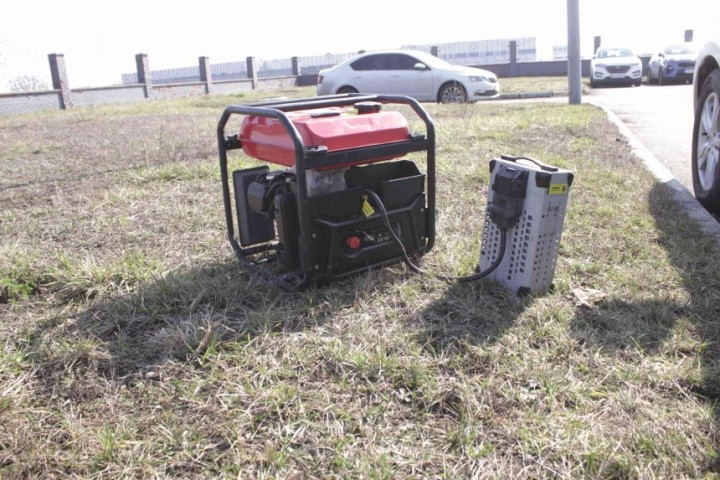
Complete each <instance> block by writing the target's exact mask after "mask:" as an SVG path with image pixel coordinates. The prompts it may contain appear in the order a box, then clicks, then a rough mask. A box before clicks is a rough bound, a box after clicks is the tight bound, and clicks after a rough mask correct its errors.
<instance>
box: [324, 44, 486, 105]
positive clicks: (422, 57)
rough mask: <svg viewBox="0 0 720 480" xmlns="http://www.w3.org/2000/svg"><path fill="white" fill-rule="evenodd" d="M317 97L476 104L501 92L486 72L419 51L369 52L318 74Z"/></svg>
mask: <svg viewBox="0 0 720 480" xmlns="http://www.w3.org/2000/svg"><path fill="white" fill-rule="evenodd" d="M316 92H317V94H318V95H332V94H337V93H376V94H389V95H406V96H408V97H412V98H415V99H416V100H418V101H430V102H439V103H463V102H473V101H476V100H479V99H481V98H484V97H493V96H496V95H498V93H499V92H500V86H499V84H498V80H497V76H496V75H495V74H494V73H492V72H489V71H487V70H483V69H480V68H472V67H463V66H458V65H452V64H450V63H447V62H445V61H444V60H441V59H439V58H437V57H435V56H433V55H430V54H429V53H426V52H422V51H417V50H384V51H377V52H368V53H364V54H361V55H358V56H356V57H353V58H351V59H350V60H346V61H345V62H343V63H341V64H339V65H336V66H334V67H332V68H328V69H325V70H321V71H320V72H319V73H318V84H317V87H316Z"/></svg>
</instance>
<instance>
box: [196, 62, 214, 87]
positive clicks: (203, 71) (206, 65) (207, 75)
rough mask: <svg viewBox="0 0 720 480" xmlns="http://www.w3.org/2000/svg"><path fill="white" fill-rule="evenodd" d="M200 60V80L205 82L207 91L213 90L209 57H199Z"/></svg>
mask: <svg viewBox="0 0 720 480" xmlns="http://www.w3.org/2000/svg"><path fill="white" fill-rule="evenodd" d="M198 62H200V81H201V82H204V83H205V93H210V92H211V91H212V69H211V67H210V58H209V57H198Z"/></svg>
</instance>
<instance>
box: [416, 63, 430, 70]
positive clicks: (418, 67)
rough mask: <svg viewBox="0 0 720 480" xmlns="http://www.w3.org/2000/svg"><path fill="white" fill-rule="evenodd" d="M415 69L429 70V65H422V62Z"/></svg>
mask: <svg viewBox="0 0 720 480" xmlns="http://www.w3.org/2000/svg"><path fill="white" fill-rule="evenodd" d="M413 68H414V69H415V70H427V69H428V67H427V65H425V64H424V63H421V62H418V63H416V64H415V65H413Z"/></svg>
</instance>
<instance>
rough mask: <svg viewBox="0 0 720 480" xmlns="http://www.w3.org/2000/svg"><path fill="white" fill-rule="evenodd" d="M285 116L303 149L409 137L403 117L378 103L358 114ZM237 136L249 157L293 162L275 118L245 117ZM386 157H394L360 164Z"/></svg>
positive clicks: (305, 112) (337, 147) (348, 146)
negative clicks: (293, 126)
mask: <svg viewBox="0 0 720 480" xmlns="http://www.w3.org/2000/svg"><path fill="white" fill-rule="evenodd" d="M360 112H367V113H360ZM286 115H287V116H288V118H289V119H290V121H291V122H292V123H293V125H295V128H296V129H297V130H298V133H300V137H301V138H302V142H303V145H304V146H305V148H308V147H319V146H325V147H326V148H327V150H328V152H336V151H341V150H348V149H353V148H361V147H370V146H375V145H384V144H388V143H394V142H401V141H406V140H408V138H409V136H410V130H409V128H408V124H407V120H406V119H405V117H404V116H403V115H402V114H401V113H400V112H396V111H388V112H383V111H380V105H379V104H377V106H376V107H375V108H372V109H360V108H358V111H357V113H356V111H355V110H353V109H348V108H342V107H332V108H323V109H314V110H302V111H296V112H287V113H286ZM238 138H239V140H240V144H241V145H242V149H243V151H244V152H245V153H246V154H247V155H249V156H251V157H254V158H257V159H259V160H264V161H266V162H272V163H277V164H280V165H285V166H287V167H292V166H293V165H295V148H294V146H293V143H292V140H291V139H290V135H289V134H288V132H287V131H286V130H285V128H284V127H283V126H282V124H281V123H280V122H279V121H278V120H276V119H274V118H268V117H260V116H252V115H251V116H246V117H245V118H244V119H243V122H242V125H241V127H240V134H239V135H238ZM388 158H393V157H383V158H378V159H373V160H369V161H368V160H365V161H363V162H362V163H371V162H376V161H380V160H388ZM343 166H347V165H343Z"/></svg>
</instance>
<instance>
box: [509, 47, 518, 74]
mask: <svg viewBox="0 0 720 480" xmlns="http://www.w3.org/2000/svg"><path fill="white" fill-rule="evenodd" d="M510 76H511V77H517V40H511V41H510Z"/></svg>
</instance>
